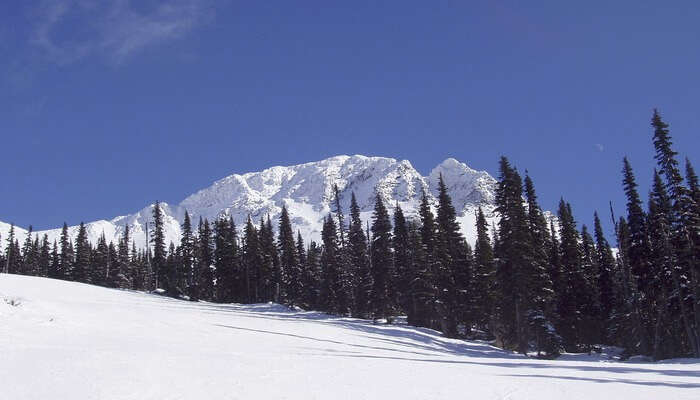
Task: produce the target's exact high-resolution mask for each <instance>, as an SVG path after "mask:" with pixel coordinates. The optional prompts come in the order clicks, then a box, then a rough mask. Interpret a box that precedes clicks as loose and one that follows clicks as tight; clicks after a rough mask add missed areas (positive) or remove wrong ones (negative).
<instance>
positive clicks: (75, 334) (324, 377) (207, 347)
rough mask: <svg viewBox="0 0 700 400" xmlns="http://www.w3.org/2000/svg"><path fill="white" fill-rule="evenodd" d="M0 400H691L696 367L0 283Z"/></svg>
mask: <svg viewBox="0 0 700 400" xmlns="http://www.w3.org/2000/svg"><path fill="white" fill-rule="evenodd" d="M586 360H587V361H586ZM696 361H697V360H696ZM0 398H2V399H23V400H29V399H48V398H52V399H208V400H214V399H304V400H307V399H353V400H357V399H538V400H546V399H567V400H575V399H586V400H590V399H636V400H641V399H654V400H656V399H676V400H683V399H693V400H697V399H698V398H700V365H699V364H697V363H692V362H691V361H690V360H685V361H683V360H679V361H676V362H673V363H648V364H644V363H637V364H635V363H616V362H603V361H600V360H595V359H593V358H588V359H587V358H586V357H583V358H581V359H580V360H579V359H577V356H568V359H567V360H564V361H561V360H560V361H539V360H533V359H527V358H524V357H522V356H519V355H513V354H510V353H506V352H503V351H500V350H498V349H495V348H493V347H490V346H488V345H485V344H481V343H473V342H462V341H458V340H449V339H445V338H443V337H441V336H440V335H439V334H438V333H436V332H434V331H431V330H427V329H416V328H410V327H406V326H385V325H373V324H372V323H370V322H366V321H360V320H353V319H346V318H334V317H328V316H326V315H323V314H318V313H312V312H298V311H289V310H287V309H285V308H284V307H282V306H278V305H272V304H270V305H247V306H243V305H217V304H209V303H190V302H185V301H179V300H173V299H169V298H163V297H158V296H154V295H148V294H143V293H136V292H127V291H119V290H112V289H105V288H100V287H96V286H89V285H84V284H79V283H72V282H63V281H56V280H51V279H46V278H35V277H22V276H15V275H6V274H0Z"/></svg>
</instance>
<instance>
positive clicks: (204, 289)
mask: <svg viewBox="0 0 700 400" xmlns="http://www.w3.org/2000/svg"><path fill="white" fill-rule="evenodd" d="M196 265H197V268H196V279H197V295H198V296H197V297H198V298H199V299H201V300H207V301H211V300H214V273H213V271H212V266H213V265H214V257H213V240H212V236H211V227H210V226H209V221H208V220H206V219H205V220H204V221H202V218H201V217H200V218H199V229H198V235H197V260H196Z"/></svg>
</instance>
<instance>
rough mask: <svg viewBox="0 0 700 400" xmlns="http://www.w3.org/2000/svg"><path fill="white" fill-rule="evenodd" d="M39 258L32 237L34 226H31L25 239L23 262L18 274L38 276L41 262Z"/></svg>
mask: <svg viewBox="0 0 700 400" xmlns="http://www.w3.org/2000/svg"><path fill="white" fill-rule="evenodd" d="M37 256H38V254H37V252H36V251H35V248H34V241H33V237H32V226H31V225H29V231H28V232H27V237H26V238H25V239H24V245H22V261H21V263H20V267H19V271H18V272H19V273H20V274H22V275H36V270H37V269H38V261H39V260H38V257H37Z"/></svg>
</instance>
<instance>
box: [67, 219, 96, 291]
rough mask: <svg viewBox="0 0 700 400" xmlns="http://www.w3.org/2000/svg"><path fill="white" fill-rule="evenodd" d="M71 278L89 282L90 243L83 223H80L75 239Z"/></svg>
mask: <svg viewBox="0 0 700 400" xmlns="http://www.w3.org/2000/svg"><path fill="white" fill-rule="evenodd" d="M71 279H72V280H74V281H76V282H84V283H89V282H90V280H91V276H90V243H89V242H88V239H87V230H86V229H85V224H84V223H82V222H81V223H80V227H79V228H78V236H77V237H76V239H75V262H74V264H73V273H72V275H71Z"/></svg>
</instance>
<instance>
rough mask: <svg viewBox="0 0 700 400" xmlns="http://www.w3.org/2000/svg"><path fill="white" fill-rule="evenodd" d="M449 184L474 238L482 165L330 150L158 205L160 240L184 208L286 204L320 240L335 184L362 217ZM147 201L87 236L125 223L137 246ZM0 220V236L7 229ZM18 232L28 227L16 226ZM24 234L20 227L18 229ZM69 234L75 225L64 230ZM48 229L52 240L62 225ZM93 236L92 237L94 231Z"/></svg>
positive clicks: (216, 211)
mask: <svg viewBox="0 0 700 400" xmlns="http://www.w3.org/2000/svg"><path fill="white" fill-rule="evenodd" d="M440 174H442V175H443V179H444V180H445V183H446V185H447V187H448V192H449V194H450V196H451V197H452V200H453V204H454V206H455V208H456V210H457V213H458V216H460V217H463V218H466V219H464V220H463V221H461V223H462V230H463V232H464V233H465V234H466V236H467V238H468V239H469V240H471V239H472V238H473V236H474V235H473V232H472V231H473V230H474V226H473V222H472V221H470V220H469V218H471V216H472V214H473V212H472V211H471V210H472V209H473V208H474V207H476V206H478V205H482V206H485V207H488V206H490V205H492V203H493V199H494V193H495V183H496V181H495V179H493V178H492V177H491V176H490V175H489V174H488V173H486V172H483V171H475V170H473V169H471V168H469V167H468V166H467V165H466V164H464V163H461V162H459V161H458V160H456V159H454V158H448V159H446V160H445V161H443V162H442V163H440V164H439V165H438V166H437V167H435V168H434V169H433V170H432V172H431V173H430V175H429V176H427V177H424V176H422V175H421V174H420V173H419V172H418V171H417V170H416V169H415V168H414V167H413V165H412V164H411V162H410V161H408V160H401V161H399V160H397V159H394V158H389V157H377V156H365V155H360V154H355V155H336V156H332V157H329V158H326V159H323V160H319V161H314V162H308V163H304V164H297V165H291V166H273V167H270V168H266V169H264V170H262V171H258V172H246V173H241V174H239V173H235V174H232V175H229V176H227V177H225V178H222V179H219V180H217V181H215V182H214V183H213V184H212V185H211V186H209V187H207V188H204V189H202V190H199V191H198V192H196V193H194V194H192V195H190V196H188V197H187V198H185V199H184V200H183V201H182V202H181V203H180V204H167V203H160V204H161V206H162V208H163V213H164V224H165V226H164V230H165V234H166V242H170V241H172V242H175V243H177V242H178V241H179V240H180V224H181V223H182V220H183V218H184V214H185V211H188V213H189V214H190V217H191V218H192V219H193V220H197V219H199V218H200V217H201V218H206V219H208V220H209V221H210V222H212V221H214V220H216V219H217V218H220V217H222V216H226V217H231V218H233V220H234V222H235V223H236V225H237V226H242V225H243V224H244V223H245V221H246V220H247V218H248V215H250V216H251V217H252V218H253V219H255V220H258V219H260V218H267V217H268V216H269V217H270V218H272V219H273V220H275V219H277V218H278V217H279V214H280V212H281V210H282V207H283V206H284V207H287V209H288V211H289V214H290V217H291V219H292V223H293V224H294V225H295V227H294V228H295V230H299V231H301V234H302V236H303V237H304V238H305V239H306V240H318V239H319V238H320V231H321V227H322V224H323V218H324V217H325V216H326V215H328V214H329V213H331V212H333V211H334V205H333V204H332V203H333V201H334V196H335V194H334V189H333V188H334V186H335V185H337V186H338V190H339V194H340V204H341V209H342V210H343V212H344V213H345V214H348V213H349V209H350V198H351V197H352V194H353V193H354V194H355V197H356V198H357V201H358V205H359V207H360V210H361V218H362V220H363V221H370V220H371V218H372V211H373V209H374V201H375V198H376V196H377V195H379V196H380V197H381V198H382V199H383V200H384V202H385V204H386V205H387V208H388V209H389V210H390V212H393V210H394V208H395V206H396V204H398V205H400V206H401V208H402V209H403V210H404V212H405V213H406V215H407V217H408V218H417V215H418V213H417V210H418V205H419V204H420V198H421V196H422V193H423V191H425V192H426V193H428V194H429V197H430V201H431V202H433V203H434V202H435V198H434V195H435V194H436V193H437V180H438V177H439V175H440ZM152 208H153V204H150V205H148V206H147V207H144V208H143V209H142V210H140V211H138V212H136V213H134V214H131V215H125V216H120V217H116V218H113V219H111V220H100V221H95V222H91V223H89V224H87V226H88V233H89V239H90V241H92V242H96V240H97V238H98V237H99V236H100V235H102V233H103V232H104V234H105V236H106V237H107V240H108V241H109V240H112V241H114V242H115V243H116V242H117V241H118V240H119V238H120V237H121V235H122V234H123V231H124V228H125V226H127V225H128V226H129V229H130V232H131V236H132V238H133V240H134V241H135V242H136V245H137V246H140V247H143V246H145V245H146V230H147V223H148V222H149V221H151V219H152V217H151V213H152ZM8 229H9V227H4V225H2V224H0V234H2V236H3V238H4V237H6V234H7V233H6V232H5V231H6V230H8ZM16 232H17V235H18V237H19V236H22V235H25V236H26V231H24V230H21V229H19V228H16ZM22 232H24V233H22ZM69 232H70V234H71V235H74V234H76V233H77V229H74V228H73V227H71V228H70V229H69ZM37 233H38V234H40V235H43V234H44V233H46V234H47V235H48V236H49V240H51V241H53V240H54V239H56V238H58V237H59V235H60V229H53V230H48V231H44V232H37ZM93 236H94V237H93Z"/></svg>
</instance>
